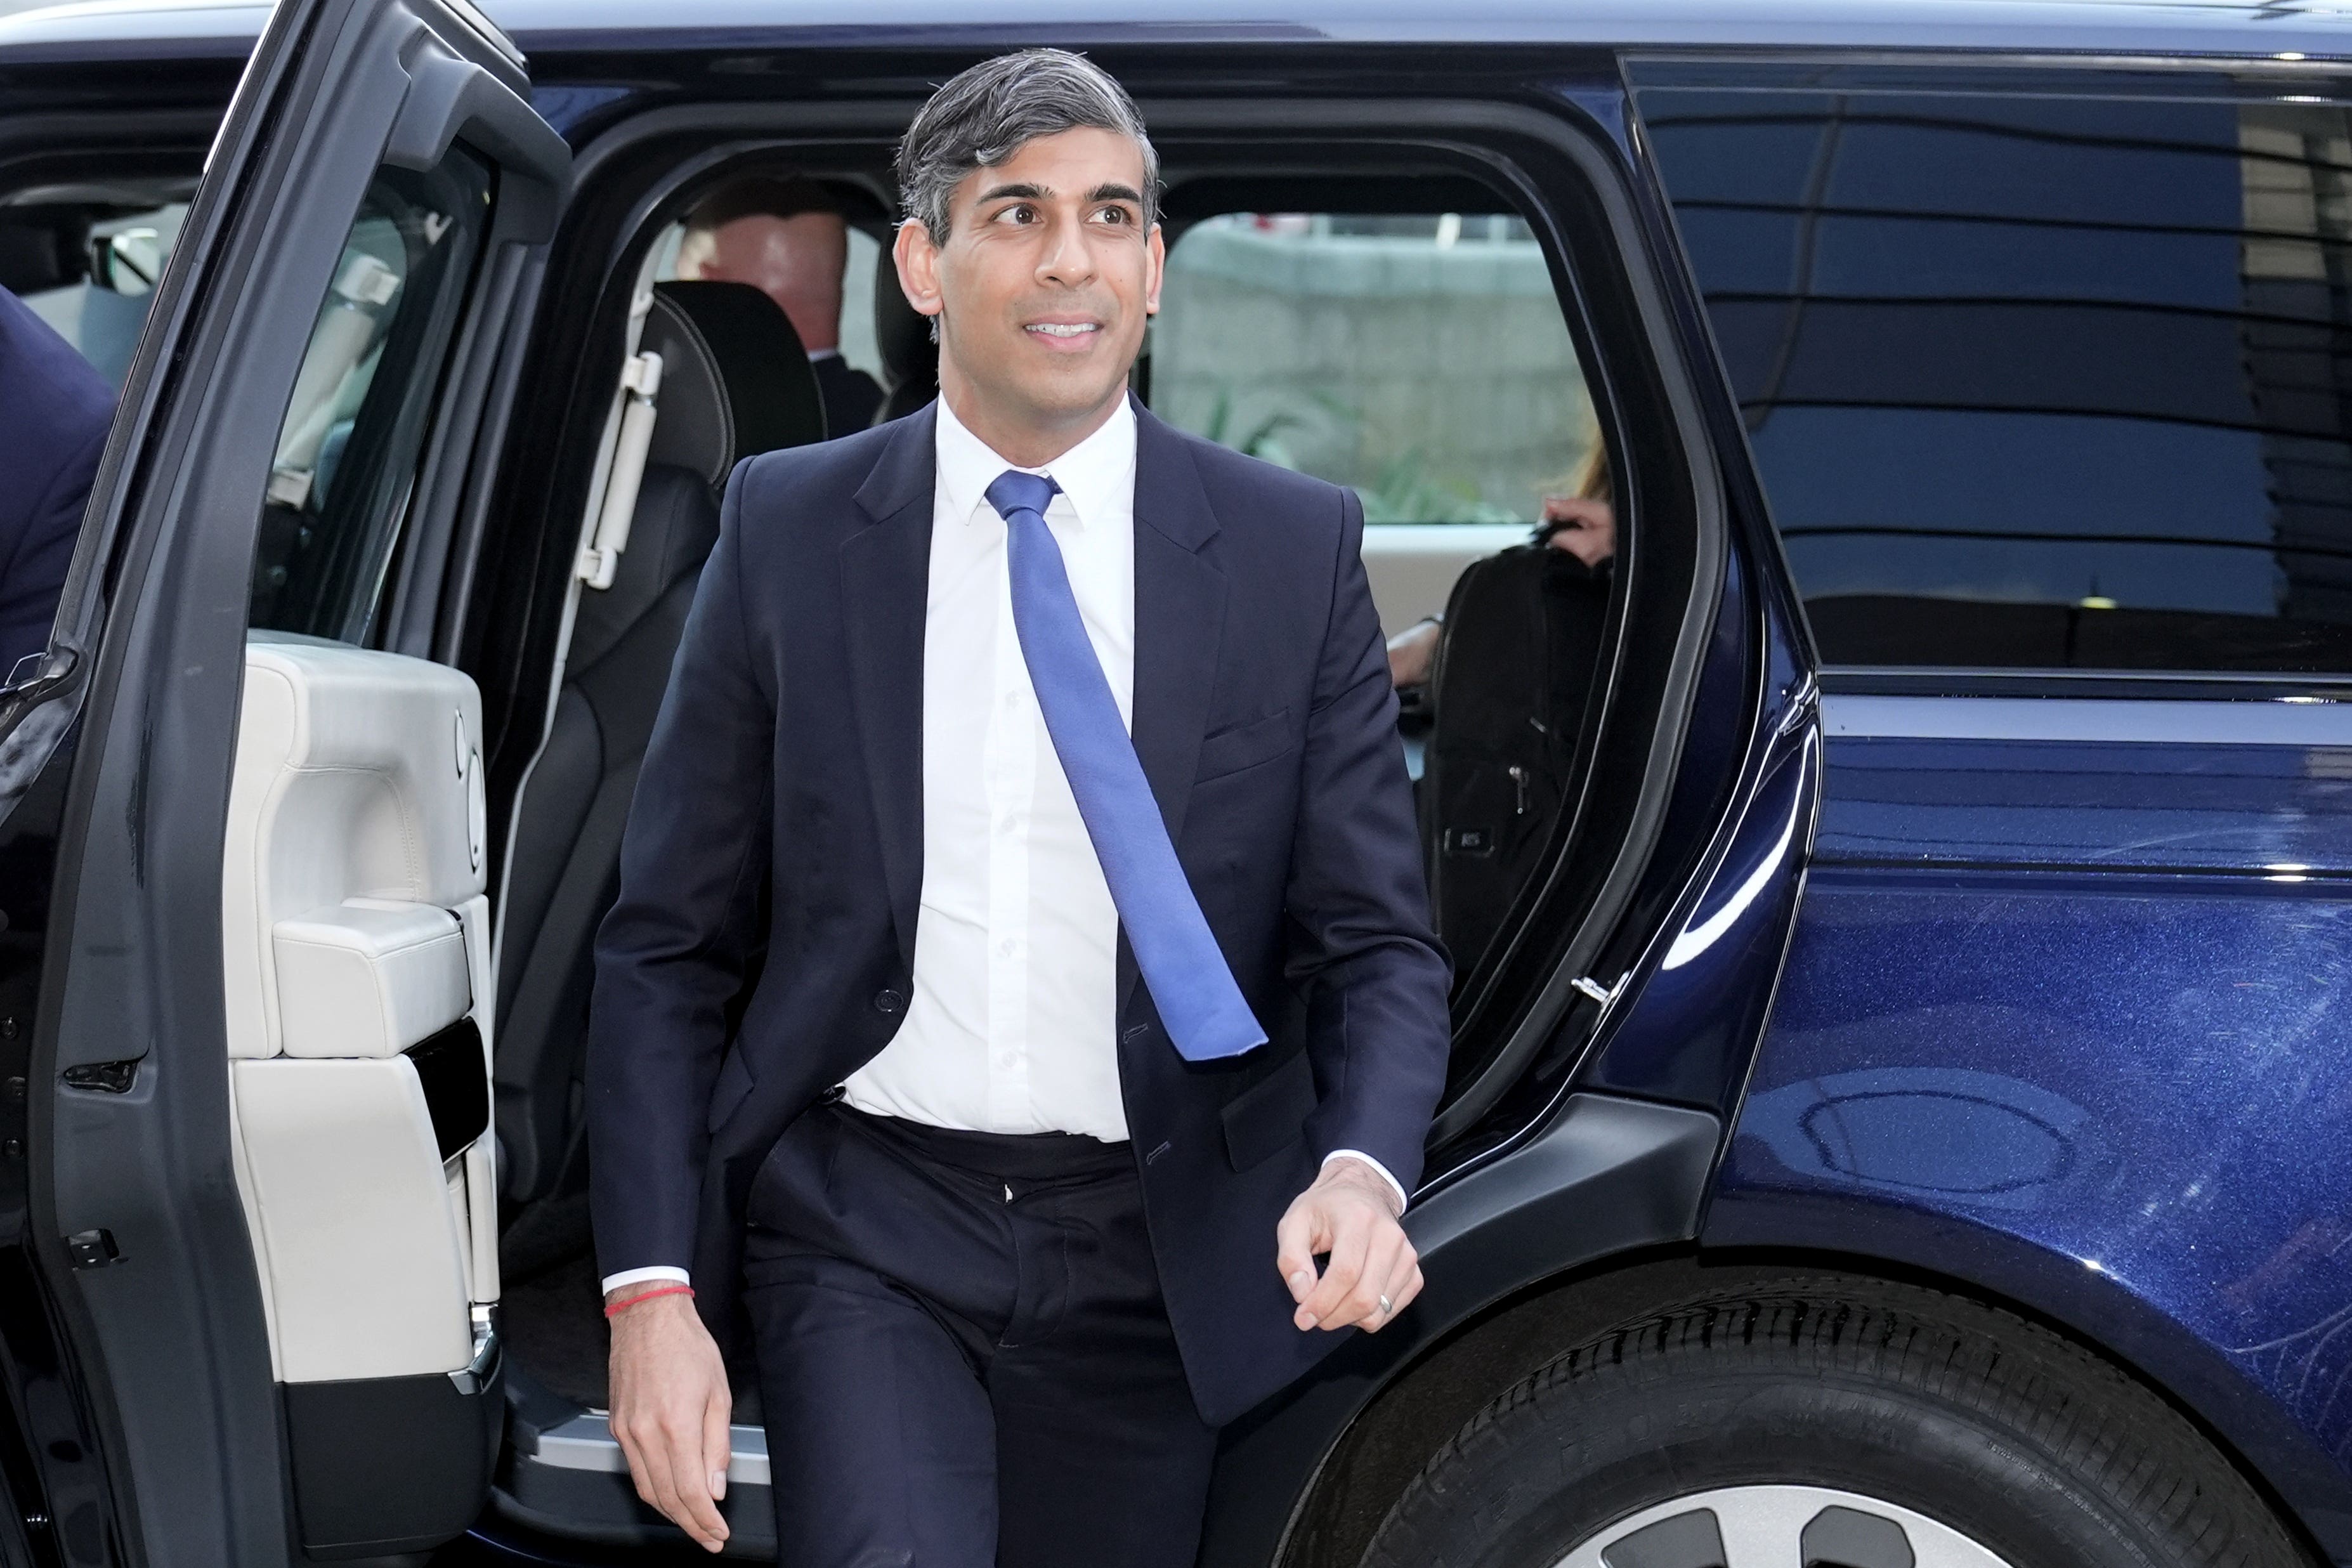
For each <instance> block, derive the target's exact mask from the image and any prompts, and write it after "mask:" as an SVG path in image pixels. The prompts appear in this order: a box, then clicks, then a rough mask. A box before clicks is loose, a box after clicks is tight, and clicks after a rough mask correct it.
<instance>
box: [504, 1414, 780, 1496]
mask: <svg viewBox="0 0 2352 1568" xmlns="http://www.w3.org/2000/svg"><path fill="white" fill-rule="evenodd" d="M728 1431H729V1433H730V1439H729V1441H730V1446H731V1447H733V1449H734V1455H733V1457H732V1458H730V1459H729V1460H728V1461H727V1484H728V1485H729V1486H732V1487H764V1486H766V1485H768V1484H769V1483H768V1435H767V1433H765V1432H764V1431H761V1429H760V1428H759V1427H757V1426H731V1427H730V1428H728ZM536 1457H537V1458H538V1460H539V1462H540V1463H541V1464H542V1465H549V1466H551V1467H553V1468H556V1469H559V1470H596V1471H601V1472H604V1473H605V1474H608V1475H626V1474H627V1473H628V1469H629V1461H628V1460H627V1459H626V1458H624V1457H623V1455H622V1453H621V1445H620V1444H618V1443H616V1442H614V1440H613V1428H612V1424H611V1420H610V1418H609V1417H608V1416H607V1415H606V1413H605V1412H604V1411H602V1410H588V1411H583V1412H582V1413H581V1414H580V1415H574V1416H573V1417H572V1419H571V1420H569V1421H566V1422H565V1423H563V1425H562V1426H553V1427H550V1428H549V1429H548V1430H547V1431H544V1432H541V1434H540V1435H539V1452H538V1454H537V1456H536Z"/></svg>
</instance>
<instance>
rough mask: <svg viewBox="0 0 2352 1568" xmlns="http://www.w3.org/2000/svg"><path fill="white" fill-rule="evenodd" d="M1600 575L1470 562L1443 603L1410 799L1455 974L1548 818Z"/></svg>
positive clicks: (1495, 915)
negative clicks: (1424, 739)
mask: <svg viewBox="0 0 2352 1568" xmlns="http://www.w3.org/2000/svg"><path fill="white" fill-rule="evenodd" d="M1610 576H1611V574H1610V570H1609V567H1608V566H1607V564H1606V563H1604V564H1603V565H1602V566H1601V567H1600V568H1598V569H1595V568H1593V567H1589V566H1587V565H1585V564H1584V563H1582V562H1581V561H1579V560H1578V559H1577V558H1576V557H1575V556H1573V555H1571V554H1570V553H1569V552H1566V551H1564V550H1555V549H1553V548H1551V547H1550V546H1549V545H1544V544H1522V545H1517V546H1514V547H1513V548H1511V549H1508V550H1504V551H1498V552H1496V553H1495V554H1493V555H1490V556H1487V557H1486V559H1485V560H1483V561H1477V562H1474V563H1471V565H1470V566H1469V567H1468V569H1466V570H1465V572H1464V573H1463V574H1462V575H1461V576H1460V577H1459V578H1457V579H1456V580H1455V581H1454V592H1453V594H1452V595H1450V597H1449V598H1448V599H1447V601H1446V605H1445V624H1444V633H1443V635H1442V637H1441V638H1440V640H1439V642H1438V647H1437V658H1436V661H1435V664H1434V665H1433V668H1432V670H1431V673H1430V703H1429V705H1430V707H1431V709H1432V710H1433V711H1434V716H1435V720H1434V723H1433V727H1432V729H1431V731H1430V736H1429V741H1428V744H1427V747H1426V750H1425V752H1424V753H1423V755H1424V763H1423V779H1422V795H1421V798H1422V806H1423V813H1424V817H1425V822H1424V829H1425V831H1424V833H1423V842H1424V843H1425V844H1427V845H1428V846H1429V847H1430V851H1431V865H1430V878H1429V881H1430V902H1431V905H1432V907H1433V910H1434V912H1435V916H1436V921H1437V932H1438V935H1439V936H1440V937H1442V938H1443V939H1444V942H1445V945H1446V947H1447V949H1448V951H1450V952H1452V953H1453V955H1454V973H1455V974H1456V975H1468V974H1469V973H1472V972H1473V971H1474V970H1475V969H1476V968H1477V966H1478V963H1479V961H1480V960H1481V959H1482V958H1484V957H1485V956H1486V949H1487V947H1488V945H1489V944H1490V943H1491V942H1493V941H1494V939H1495V933H1496V931H1497V930H1499V929H1500V928H1501V927H1502V925H1503V922H1504V918H1505V916H1506V915H1507V914H1508V913H1509V912H1510V907H1511V900H1513V899H1514V898H1516V897H1517V895H1518V893H1519V890H1520V889H1522V888H1523V887H1524V886H1525V885H1526V884H1527V881H1528V878H1529V877H1530V876H1532V875H1533V874H1534V872H1535V870H1536V868H1538V865H1539V864H1540V863H1541V861H1542V859H1543V856H1544V851H1545V848H1546V847H1547V846H1548V845H1549V843H1550V842H1551V837H1552V830H1553V828H1554V826H1556V825H1557V824H1558V823H1559V815H1560V812H1561V810H1562V808H1563V806H1564V805H1565V804H1566V801H1567V797H1568V792H1569V789H1570V785H1571V784H1572V783H1573V780H1572V778H1571V776H1570V770H1571V769H1572V768H1573V766H1574V764H1575V762H1576V742H1577V737H1578V735H1579V734H1580V732H1581V731H1582V730H1583V725H1584V710H1585V704H1586V702H1587V701H1588V700H1589V699H1590V698H1591V694H1592V692H1593V689H1594V688H1595V686H1596V685H1597V683H1598V682H1597V675H1598V671H1599V666H1600V658H1601V632H1602V628H1603V626H1604V624H1605V622H1606V619H1607V616H1608V609H1609V584H1610Z"/></svg>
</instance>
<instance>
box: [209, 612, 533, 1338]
mask: <svg viewBox="0 0 2352 1568" xmlns="http://www.w3.org/2000/svg"><path fill="white" fill-rule="evenodd" d="M480 726H481V701H480V698H479V696H478V694H477V693H476V691H475V689H474V683H473V682H472V680H471V679H468V678H467V677H466V676H464V675H462V674H460V673H458V672H457V671H456V670H453V669H449V668H445V667H443V666H440V665H436V664H431V663H428V662H426V661H425V660H423V659H416V658H405V657H404V656H402V655H399V654H390V653H380V652H376V651H373V650H371V649H364V648H355V647H346V646H343V645H341V644H337V643H329V642H323V641H318V640H314V639H309V638H298V637H288V636H285V635H283V634H274V633H268V632H256V633H253V634H251V636H250V637H249V638H248V642H247V654H246V679H245V696H244V702H243V707H242V711H241V716H240V722H239V728H238V736H237V752H236V773H235V775H234V780H233V782H232V784H231V786H230V790H229V819H228V831H227V836H226V848H225V854H224V871H223V876H222V883H221V893H222V924H221V931H222V950H223V963H224V967H225V970H226V977H227V986H226V1000H227V1009H228V1050H229V1055H230V1057H231V1058H233V1060H234V1062H235V1066H234V1069H233V1071H232V1073H231V1087H232V1091H233V1094H234V1100H235V1113H236V1121H237V1127H238V1142H239V1152H241V1154H242V1155H243V1161H242V1164H241V1166H240V1171H239V1176H240V1185H241V1187H242V1190H243V1192H244V1194H245V1197H246V1202H247V1215H248V1218H249V1220H250V1221H251V1223H252V1225H253V1229H254V1235H255V1239H256V1245H257V1247H258V1249H259V1250H260V1252H261V1254H262V1268H261V1277H262V1282H263V1289H264V1294H265V1297H266V1301H267V1307H268V1312H269V1322H270V1329H271V1345H272V1352H273V1359H274V1361H275V1363H276V1367H277V1371H278V1377H279V1380H280V1381H282V1382H285V1383H288V1384H299V1383H320V1382H328V1381H334V1380H341V1379H351V1378H368V1377H395V1376H404V1375H412V1374H418V1373H451V1372H456V1371H458V1370H460V1369H462V1368H464V1367H465V1366H466V1365H467V1363H470V1362H471V1361H472V1360H473V1359H474V1355H475V1352H476V1350H477V1348H478V1347H477V1346H476V1344H475V1343H474V1334H473V1320H472V1309H473V1308H474V1307H475V1306H476V1305H485V1306H486V1305H488V1303H490V1302H491V1301H494V1300H496V1295H497V1289H496V1287H497V1281H496V1279H495V1275H494V1273H493V1274H492V1275H491V1276H490V1277H488V1278H481V1279H477V1278H476V1274H477V1270H476V1269H475V1268H474V1261H475V1251H476V1249H475V1247H474V1246H473V1240H474V1237H473V1235H472V1224H473V1205H472V1202H471V1199H470V1195H469V1190H468V1189H469V1177H471V1176H473V1174H474V1173H470V1172H469V1171H468V1170H467V1160H466V1155H467V1150H468V1149H470V1147H471V1146H472V1145H473V1143H474V1142H476V1141H477V1140H478V1138H479V1137H480V1136H481V1133H482V1132H483V1131H484V1120H485V1119H486V1116H487V1110H488V1059H487V1055H486V1053H485V1050H484V1042H483V1036H484V1031H483V1030H482V1028H481V1026H480V1024H479V1022H478V1021H475V1020H471V1019H470V1018H469V1014H470V1012H471V1008H472V999H473V998H474V997H475V996H476V995H478V994H487V992H488V984H487V976H477V975H475V974H473V973H470V971H469V967H468V956H469V955H468V952H467V942H466V939H465V929H464V915H465V913H466V912H467V911H468V910H471V911H472V912H473V914H474V919H475V920H476V921H477V922H478V921H479V920H480V919H481V913H480V911H481V909H482V907H483V904H484V900H483V896H482V888H483V880H484V879H483V866H482V861H483V849H484V846H483V843H482V824H483V812H482V805H481V792H482V771H481V747H480V742H479V735H480ZM461 1020H464V1021H467V1022H468V1023H469V1024H470V1025H471V1027H470V1028H469V1029H468V1030H467V1031H466V1038H465V1039H464V1040H463V1041H462V1042H461V1043H460V1044H459V1046H458V1048H459V1049H462V1050H466V1051H468V1052H470V1055H471V1058H472V1063H471V1069H472V1072H473V1074H474V1077H475V1079H476V1082H475V1085H474V1092H473V1093H472V1094H471V1095H470V1096H461V1098H464V1099H467V1100H470V1102H471V1104H472V1105H473V1106H474V1107H475V1108H477V1110H478V1113H479V1114H478V1115H477V1116H476V1117H475V1118H473V1119H471V1125H470V1126H469V1127H468V1126H463V1125H460V1126H456V1127H447V1126H446V1125H445V1126H440V1127H436V1115H435V1110H436V1108H435V1106H434V1105H433V1104H432V1103H431V1102H430V1101H429V1100H428V1099H427V1096H426V1093H425V1081H424V1079H423V1078H422V1076H421V1075H420V1072H419V1069H418V1065H417V1063H416V1062H415V1061H414V1060H412V1059H411V1057H410V1056H409V1055H408V1054H407V1053H410V1052H411V1051H413V1050H416V1049H419V1048H423V1047H427V1046H428V1045H429V1044H430V1043H433V1042H436V1040H438V1038H439V1037H441V1036H443V1035H444V1033H445V1032H446V1031H448V1030H449V1029H450V1028H451V1027H452V1026H455V1025H457V1024H458V1023H459V1022H460V1021H461ZM441 1048H442V1049H443V1050H445V1051H446V1049H448V1048H449V1047H447V1046H443V1047H441ZM444 1075H446V1069H440V1071H439V1072H436V1077H438V1076H444ZM450 1099H451V1096H450V1095H449V1094H447V1093H446V1092H445V1094H444V1096H443V1100H444V1102H445V1104H446V1103H447V1102H448V1100H450ZM438 1120H439V1121H441V1122H442V1123H444V1124H446V1123H448V1122H450V1121H451V1116H450V1115H449V1113H447V1112H446V1111H445V1112H444V1114H443V1115H442V1116H441V1117H440V1118H439V1119H438ZM453 1140H454V1141H455V1142H456V1147H455V1148H454V1149H451V1150H450V1152H447V1153H446V1154H445V1153H444V1152H443V1151H444V1146H445V1144H448V1143H450V1142H453ZM445 1167H446V1168H445Z"/></svg>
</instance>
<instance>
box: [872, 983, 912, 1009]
mask: <svg viewBox="0 0 2352 1568" xmlns="http://www.w3.org/2000/svg"><path fill="white" fill-rule="evenodd" d="M905 1005H907V998H906V997H904V996H903V995H901V994H898V992H897V991H894V990H890V989H888V988H887V987H886V988H885V989H883V990H880V991H877V992H876V993H875V994H874V1010H875V1011H876V1012H877V1013H887V1014H895V1013H897V1012H898V1009H899V1008H901V1007H904V1006H905Z"/></svg>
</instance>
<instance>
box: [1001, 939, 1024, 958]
mask: <svg viewBox="0 0 2352 1568" xmlns="http://www.w3.org/2000/svg"><path fill="white" fill-rule="evenodd" d="M996 951H997V952H1001V953H1003V955H1004V956H1005V957H1007V958H1011V957H1013V955H1014V954H1016V953H1018V952H1020V951H1021V944H1020V943H1019V942H1015V941H1013V939H1012V938H1011V937H1009V936H1008V937H1006V938H1005V939H1004V940H1003V942H998V943H997V944H996Z"/></svg>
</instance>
